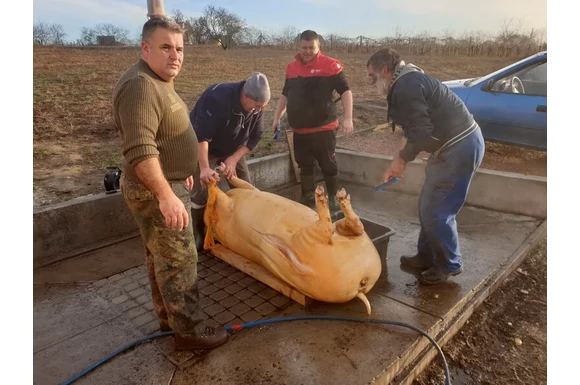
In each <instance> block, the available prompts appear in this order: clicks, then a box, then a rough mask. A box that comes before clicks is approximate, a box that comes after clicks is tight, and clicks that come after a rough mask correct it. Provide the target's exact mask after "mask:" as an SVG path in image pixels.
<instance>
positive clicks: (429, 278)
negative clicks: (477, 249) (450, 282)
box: [419, 266, 463, 285]
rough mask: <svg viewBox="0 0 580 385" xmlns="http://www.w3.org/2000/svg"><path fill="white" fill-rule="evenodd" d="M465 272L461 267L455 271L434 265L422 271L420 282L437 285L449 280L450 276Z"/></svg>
mask: <svg viewBox="0 0 580 385" xmlns="http://www.w3.org/2000/svg"><path fill="white" fill-rule="evenodd" d="M462 272H463V268H461V267H460V268H459V269H457V270H455V271H453V272H450V271H447V270H445V269H443V268H441V267H437V266H433V267H431V268H430V269H429V270H426V271H424V272H422V273H421V276H420V277H419V282H421V283H423V284H427V285H436V284H438V283H443V282H445V281H447V279H448V278H449V277H453V276H456V275H459V274H461V273H462Z"/></svg>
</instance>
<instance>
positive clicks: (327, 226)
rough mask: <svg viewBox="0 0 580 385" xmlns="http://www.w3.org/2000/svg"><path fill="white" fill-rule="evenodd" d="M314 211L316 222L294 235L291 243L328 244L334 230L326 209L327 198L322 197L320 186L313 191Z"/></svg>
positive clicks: (322, 190)
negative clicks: (316, 213)
mask: <svg viewBox="0 0 580 385" xmlns="http://www.w3.org/2000/svg"><path fill="white" fill-rule="evenodd" d="M314 195H315V200H316V211H317V212H318V221H316V222H315V223H313V224H311V225H310V226H308V227H304V228H303V229H302V230H300V231H298V232H297V233H296V234H294V236H293V237H292V238H293V241H292V242H293V243H294V242H298V243H299V244H309V243H312V242H321V243H330V242H331V239H332V234H334V228H333V227H332V220H331V219H330V210H329V209H328V198H327V197H326V196H325V195H324V188H323V187H322V186H321V185H318V187H316V191H315V194H314Z"/></svg>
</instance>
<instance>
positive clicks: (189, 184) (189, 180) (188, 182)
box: [185, 175, 193, 191]
mask: <svg viewBox="0 0 580 385" xmlns="http://www.w3.org/2000/svg"><path fill="white" fill-rule="evenodd" d="M185 186H186V187H187V189H188V190H190V191H191V189H192V188H193V175H190V176H188V177H187V179H186V180H185Z"/></svg>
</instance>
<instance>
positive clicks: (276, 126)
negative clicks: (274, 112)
mask: <svg viewBox="0 0 580 385" xmlns="http://www.w3.org/2000/svg"><path fill="white" fill-rule="evenodd" d="M279 129H280V119H278V120H274V123H272V131H274V132H276V131H278V130H279Z"/></svg>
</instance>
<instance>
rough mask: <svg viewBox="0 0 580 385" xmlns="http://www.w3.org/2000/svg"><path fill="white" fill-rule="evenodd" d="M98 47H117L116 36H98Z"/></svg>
mask: <svg viewBox="0 0 580 385" xmlns="http://www.w3.org/2000/svg"><path fill="white" fill-rule="evenodd" d="M97 45H117V42H116V41H115V36H97Z"/></svg>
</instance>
